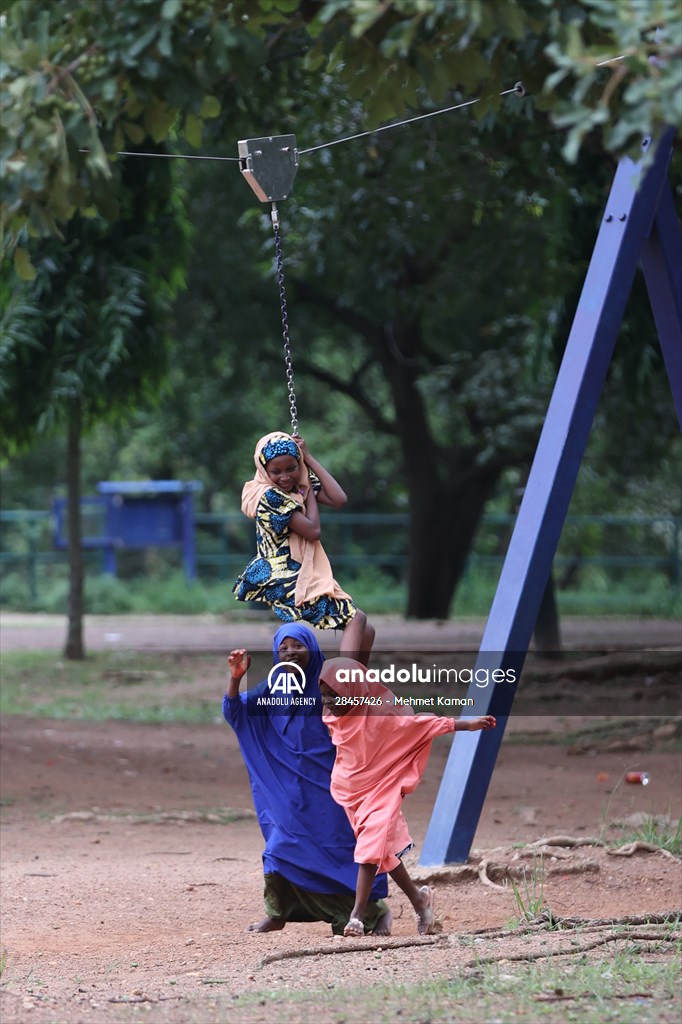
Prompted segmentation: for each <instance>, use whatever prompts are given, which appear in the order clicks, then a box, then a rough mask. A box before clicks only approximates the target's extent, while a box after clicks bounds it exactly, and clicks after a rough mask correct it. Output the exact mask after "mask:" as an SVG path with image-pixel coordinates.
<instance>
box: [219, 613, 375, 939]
mask: <svg viewBox="0 0 682 1024" xmlns="http://www.w3.org/2000/svg"><path fill="white" fill-rule="evenodd" d="M272 655H273V665H276V666H279V665H282V663H286V665H287V666H288V665H289V664H291V666H292V667H291V671H289V670H288V669H287V667H286V666H282V667H281V668H277V669H273V670H271V672H270V674H269V677H268V679H266V680H263V681H262V682H261V683H259V684H258V685H257V686H255V687H253V688H252V689H250V690H247V691H246V692H245V693H240V692H239V686H240V683H241V680H242V678H243V676H245V675H246V671H247V669H248V666H249V662H250V658H249V655H248V653H247V651H246V650H244V649H243V648H239V649H237V650H234V651H232V652H231V653H230V656H229V659H228V665H229V669H230V680H229V683H228V686H227V691H226V693H225V697H224V699H223V715H224V716H225V718H226V720H227V721H228V722H229V724H230V725H231V726H232V728H233V729H234V731H235V733H236V736H237V739H238V741H239V747H240V749H241V752H242V756H243V758H244V762H245V764H246V767H247V770H248V773H249V779H250V781H251V792H252V794H253V802H254V806H255V808H256V814H257V816H258V823H259V825H260V828H261V832H262V833H263V838H264V839H265V849H264V851H263V872H264V875H265V894H264V895H265V911H266V916H265V917H264V918H263V920H262V921H259V922H258V923H257V924H253V925H251V926H250V928H249V930H250V931H259V932H267V931H277V930H279V929H280V928H283V927H284V925H285V924H286V923H287V921H327V922H328V923H329V924H331V926H332V931H333V933H334V934H335V935H343V930H344V927H345V925H346V924H347V922H348V919H349V917H350V913H351V910H352V909H353V905H354V899H355V887H356V883H357V872H358V867H357V864H355V863H354V861H353V855H354V850H355V836H354V835H353V831H352V829H351V827H350V824H349V822H348V818H347V816H346V812H345V811H344V810H343V809H342V808H341V807H340V806H339V805H338V804H337V803H336V802H335V800H334V799H333V798H332V796H331V794H330V792H329V785H330V779H331V771H332V768H333V766H334V758H335V750H334V747H333V745H332V742H331V739H330V736H329V731H328V729H327V727H326V725H324V724H323V723H322V701H321V697H320V690H319V685H318V678H319V674H320V670H321V668H322V664H323V662H324V655H323V653H322V651H321V650H320V648H319V646H318V643H317V640H316V639H315V636H314V634H313V633H312V631H311V630H310V629H308V628H307V627H306V626H303V625H299V624H298V623H290V624H287V625H286V626H282V627H281V629H279V630H278V631H277V632H276V633H275V637H274V640H273V645H272ZM291 678H294V679H296V678H299V679H300V682H299V683H298V685H295V686H294V687H293V688H292V692H291V693H290V694H288V693H286V690H287V688H288V687H287V685H285V681H286V680H289V679H291ZM386 894H387V881H386V875H385V874H381V875H377V878H376V881H375V884H374V887H373V889H372V892H371V895H370V901H371V902H370V904H369V907H368V910H369V912H368V914H367V915H366V917H365V930H366V931H367V932H373V933H374V934H375V935H389V934H390V928H391V916H390V911H389V909H388V907H387V905H386V904H385V903H384V902H383V900H382V899H381V897H382V896H386Z"/></svg>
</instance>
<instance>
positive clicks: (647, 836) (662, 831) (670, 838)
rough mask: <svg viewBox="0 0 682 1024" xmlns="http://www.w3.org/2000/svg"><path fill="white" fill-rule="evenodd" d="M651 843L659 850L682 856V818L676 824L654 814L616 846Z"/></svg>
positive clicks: (628, 833)
mask: <svg viewBox="0 0 682 1024" xmlns="http://www.w3.org/2000/svg"><path fill="white" fill-rule="evenodd" d="M636 842H641V843H651V844H652V845H653V846H657V847H658V848H659V850H667V851H668V852H669V853H674V854H675V855H676V856H678V857H680V856H682V818H680V819H679V820H678V822H677V824H675V823H674V822H672V821H670V820H662V819H661V816H660V815H654V814H652V815H651V817H649V818H645V819H644V821H642V823H641V825H639V826H638V827H637V828H634V829H632V830H631V831H629V832H626V833H625V834H624V835H622V836H620V838H619V839H618V840H617V841H616V843H615V844H614V845H615V846H626V845H627V844H628V843H636Z"/></svg>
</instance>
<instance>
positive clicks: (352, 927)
mask: <svg viewBox="0 0 682 1024" xmlns="http://www.w3.org/2000/svg"><path fill="white" fill-rule="evenodd" d="M343 934H344V935H345V937H346V938H347V939H348V938H355V937H357V936H358V935H364V934H365V925H364V923H363V922H362V921H361V920H360V918H359V917H351V918H350V920H349V921H348V924H347V925H346V927H345V928H344V929H343Z"/></svg>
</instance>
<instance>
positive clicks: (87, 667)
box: [0, 651, 224, 724]
mask: <svg viewBox="0 0 682 1024" xmlns="http://www.w3.org/2000/svg"><path fill="white" fill-rule="evenodd" d="M223 661H224V659H223V658H222V657H221V656H219V655H216V656H215V657H214V658H212V657H209V656H206V655H203V656H202V657H201V667H202V670H204V671H206V670H209V671H212V670H213V669H215V674H216V693H215V699H209V698H206V697H203V698H201V697H198V696H197V697H192V696H191V693H188V683H191V681H192V676H193V668H194V667H195V666H197V665H199V659H198V658H196V659H192V658H190V657H183V658H178V657H177V656H173V655H168V654H165V655H164V654H156V653H153V654H152V653H145V654H139V653H136V652H132V651H98V652H96V653H95V654H91V655H89V656H88V657H87V658H85V659H84V660H83V661H65V660H62V659H61V658H59V657H55V655H54V653H53V652H45V651H40V652H27V651H9V652H5V653H4V654H3V655H2V662H1V664H2V688H1V690H0V712H1V713H2V714H4V715H29V716H34V717H43V718H68V719H75V720H80V721H105V720H107V719H122V720H125V721H128V722H143V723H165V722H185V723H189V724H207V723H212V722H215V721H216V720H218V719H219V718H220V714H221V712H220V702H221V699H222V681H219V680H221V679H222V677H223V676H224V668H223ZM131 684H132V685H131Z"/></svg>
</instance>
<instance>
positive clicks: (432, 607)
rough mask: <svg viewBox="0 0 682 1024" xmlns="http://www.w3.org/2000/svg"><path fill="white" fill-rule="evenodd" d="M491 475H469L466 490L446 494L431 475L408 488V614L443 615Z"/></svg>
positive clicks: (485, 499)
mask: <svg viewBox="0 0 682 1024" xmlns="http://www.w3.org/2000/svg"><path fill="white" fill-rule="evenodd" d="M496 479H497V475H496V474H493V473H486V474H483V473H481V475H480V476H470V477H469V478H468V480H467V483H466V488H464V487H462V489H461V490H459V489H458V488H457V487H453V488H452V489H451V492H450V493H449V494H448V493H444V491H443V487H442V485H441V484H440V483H439V481H438V480H437V479H436V478H431V479H428V478H423V479H422V481H421V484H420V486H419V487H418V488H416V489H415V488H411V494H410V527H409V536H410V555H409V577H408V578H409V589H408V601H407V615H408V617H409V618H415V619H447V617H448V615H449V614H450V606H451V604H452V599H453V596H454V593H455V591H456V589H457V585H458V583H459V581H460V579H461V577H462V575H463V573H464V570H465V568H466V562H467V557H468V555H469V552H470V550H471V545H472V542H473V539H474V535H475V533H476V530H477V528H478V525H479V523H480V521H481V517H482V515H483V513H484V511H485V507H486V504H487V503H488V500H489V499H490V497H491V494H492V492H493V490H494V486H495V482H496ZM449 490H450V489H449Z"/></svg>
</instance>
